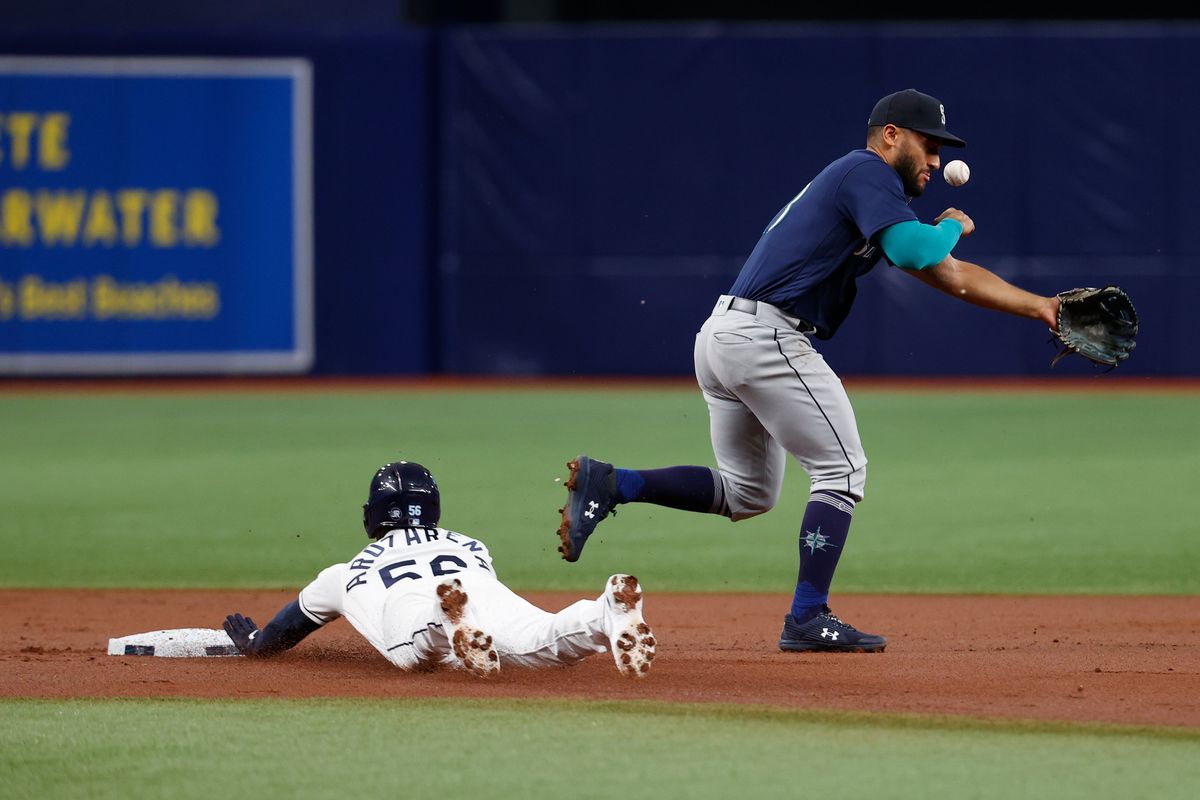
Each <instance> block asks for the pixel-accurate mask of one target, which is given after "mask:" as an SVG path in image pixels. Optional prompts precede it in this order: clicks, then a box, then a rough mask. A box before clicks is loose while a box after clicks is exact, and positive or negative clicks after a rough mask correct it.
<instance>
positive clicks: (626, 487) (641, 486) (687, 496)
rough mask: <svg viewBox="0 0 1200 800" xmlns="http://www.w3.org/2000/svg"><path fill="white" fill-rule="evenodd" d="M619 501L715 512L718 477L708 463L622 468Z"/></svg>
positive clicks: (618, 487) (618, 483)
mask: <svg viewBox="0 0 1200 800" xmlns="http://www.w3.org/2000/svg"><path fill="white" fill-rule="evenodd" d="M616 473H617V502H618V503H653V504H654V505H656V506H666V507H668V508H678V509H681V510H683V511H698V512H700V513H703V514H707V513H712V512H713V511H714V510H715V509H714V508H713V505H714V500H715V498H716V493H717V489H716V486H717V483H716V482H717V479H716V478H714V477H713V471H712V470H711V469H709V468H708V467H666V468H664V469H618V470H617V471H616Z"/></svg>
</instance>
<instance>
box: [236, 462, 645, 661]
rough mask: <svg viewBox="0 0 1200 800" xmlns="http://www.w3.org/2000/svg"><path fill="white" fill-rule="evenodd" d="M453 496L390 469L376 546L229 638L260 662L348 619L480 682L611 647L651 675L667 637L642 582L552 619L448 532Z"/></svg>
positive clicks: (426, 476) (417, 468)
mask: <svg viewBox="0 0 1200 800" xmlns="http://www.w3.org/2000/svg"><path fill="white" fill-rule="evenodd" d="M440 517H441V493H440V492H439V490H438V486H437V483H436V481H434V479H433V476H432V475H431V474H430V473H429V471H428V470H427V469H425V468H424V467H422V466H421V465H420V464H416V463H413V462H408V461H398V462H395V463H392V464H384V465H383V466H382V467H381V468H380V469H379V471H378V472H376V473H375V476H374V477H373V478H372V479H371V488H370V495H369V496H368V498H367V503H366V504H365V505H364V506H363V527H364V528H365V529H366V532H367V536H368V537H370V539H371V540H372V542H371V544H369V545H367V546H366V547H365V548H363V549H362V551H361V552H359V553H358V554H357V555H356V556H355V557H354V558H352V559H351V560H350V561H348V562H346V563H344V564H334V565H333V566H331V567H329V568H327V569H325V570H322V571H321V573H320V574H319V575H317V577H316V579H315V580H313V582H312V583H310V584H308V586H305V587H304V588H303V589H301V590H300V596H299V597H298V598H297V599H296V600H294V601H292V602H291V603H289V604H288V605H286V606H284V608H283V609H282V610H280V612H279V613H278V614H276V615H275V618H274V619H272V620H271V621H270V622H269V623H268V624H267V626H266V627H265V628H262V629H261V630H260V629H259V628H258V626H257V625H255V624H254V621H253V620H251V619H250V618H248V617H243V616H242V615H241V614H231V615H229V616H228V617H227V618H226V619H225V625H224V628H225V632H226V633H228V634H229V638H230V639H232V640H233V643H234V644H235V645H236V646H237V648H238V650H240V651H241V652H242V653H244V654H245V655H248V656H271V655H275V654H277V653H280V652H282V651H284V650H287V649H289V648H291V647H294V646H295V645H296V644H297V643H299V642H300V641H301V640H302V639H304V637H306V636H308V635H309V634H310V633H312V632H313V631H315V630H316V629H317V628H320V627H321V626H322V625H325V624H326V623H328V622H332V621H333V620H335V619H337V618H338V617H345V618H346V619H347V620H349V622H350V624H351V625H353V626H354V628H355V630H357V631H358V632H359V633H360V634H362V635H363V637H364V638H365V639H366V640H367V641H368V642H370V643H371V644H372V645H373V646H374V647H375V649H376V650H378V651H379V652H380V653H382V654H383V655H384V657H385V658H387V660H388V661H391V662H392V663H393V664H395V665H396V666H398V667H400V668H401V669H412V668H415V667H418V666H421V665H425V664H432V663H439V662H440V663H448V664H451V665H453V666H456V667H460V668H464V669H467V670H469V671H471V672H472V673H474V674H476V675H479V676H488V675H492V674H494V673H496V672H497V671H498V670H499V669H500V668H501V666H504V665H510V664H511V665H515V666H524V667H542V666H552V665H560V664H573V663H576V662H578V661H582V660H583V659H585V658H587V657H588V656H590V655H594V654H596V653H603V652H604V651H605V650H610V651H611V652H612V654H613V658H614V660H615V661H616V665H617V669H618V670H619V671H620V672H621V673H622V674H623V675H627V676H629V677H634V678H640V677H643V676H645V674H646V673H647V672H648V671H649V670H650V665H651V663H652V662H653V660H654V653H655V640H654V635H653V633H652V632H651V630H650V627H649V626H648V625H647V624H646V622H645V620H644V619H643V618H642V589H641V586H639V585H638V581H637V578H634V577H632V576H630V575H613V576H612V577H610V578H609V579H608V582H607V584H606V585H605V587H604V594H602V595H601V596H600V597H599V598H598V599H596V600H579V601H578V602H576V603H574V604H572V605H570V606H568V607H567V608H565V609H563V610H562V611H559V612H558V613H557V614H551V613H549V612H546V611H543V610H542V609H540V608H538V607H537V606H534V605H532V604H531V603H529V602H528V601H526V600H524V599H522V598H521V597H519V596H517V595H516V594H514V593H513V592H512V591H510V590H509V589H508V587H506V586H505V585H504V584H502V583H501V582H500V581H499V579H497V577H496V573H495V571H494V569H493V567H492V557H491V555H490V554H489V553H488V549H487V546H486V545H484V544H483V542H481V541H479V540H478V539H473V538H471V537H469V536H464V535H463V534H461V533H456V532H454V531H450V530H447V529H445V528H439V527H438V521H439V519H440Z"/></svg>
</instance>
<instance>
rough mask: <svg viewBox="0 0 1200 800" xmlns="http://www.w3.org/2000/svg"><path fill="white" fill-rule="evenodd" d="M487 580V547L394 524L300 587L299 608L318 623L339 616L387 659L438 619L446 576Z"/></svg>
mask: <svg viewBox="0 0 1200 800" xmlns="http://www.w3.org/2000/svg"><path fill="white" fill-rule="evenodd" d="M460 573H480V574H482V575H485V576H487V577H489V578H492V579H494V577H495V573H494V572H493V570H492V557H491V554H490V553H488V549H487V545H485V544H484V543H483V542H480V541H478V540H477V539H472V538H470V537H469V536H464V535H463V534H461V533H455V532H454V531H449V530H446V529H444V528H400V529H397V530H394V531H392V532H390V533H389V534H388V535H386V536H384V537H383V538H381V539H379V540H378V541H375V542H372V543H371V544H369V545H367V546H366V547H364V548H363V549H362V550H361V551H360V552H359V553H358V555H357V556H355V557H354V558H352V559H351V560H350V561H348V562H346V563H344V564H334V565H333V566H331V567H328V568H326V569H324V570H322V571H321V574H319V575H318V576H317V577H316V579H315V580H314V581H313V582H312V583H310V584H309V585H308V586H305V587H304V588H303V589H301V590H300V610H301V611H303V612H304V614H305V616H307V617H308V618H309V619H311V620H312V621H313V622H315V623H317V624H318V625H324V624H325V623H327V622H330V621H332V620H335V619H337V618H338V617H345V618H346V619H347V620H348V621H349V622H350V624H351V625H353V626H354V627H355V629H356V630H357V631H358V632H359V633H361V634H362V635H363V637H364V638H366V639H367V641H369V642H370V643H371V644H372V645H374V646H375V648H376V649H378V650H379V651H380V652H382V653H383V654H384V655H386V656H388V657H389V658H390V659H393V660H396V659H395V658H393V655H395V656H396V657H397V658H400V659H401V660H404V661H407V658H406V654H405V653H404V652H402V651H403V650H404V648H405V647H409V646H411V645H412V643H413V637H414V635H415V634H419V633H420V632H421V630H423V629H425V628H426V627H428V626H429V625H430V624H435V625H436V624H437V620H438V617H437V615H436V613H435V612H434V610H433V598H434V594H433V592H434V588H433V587H434V586H436V584H437V583H438V582H440V581H442V580H445V579H446V578H447V577H449V576H455V577H459V578H461V577H462V574H460Z"/></svg>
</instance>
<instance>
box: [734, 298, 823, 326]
mask: <svg viewBox="0 0 1200 800" xmlns="http://www.w3.org/2000/svg"><path fill="white" fill-rule="evenodd" d="M764 305H770V304H769V303H765V304H764ZM729 308H730V309H732V310H733V311H744V312H746V313H747V314H757V313H758V301H757V300H747V299H746V298H744V297H735V298H733V299H732V300H730V301H729ZM772 308H776V310H778V311H779V313H780V314H782V315H783V316H785V317H790V318H791V319H794V320H796V330H798V331H800V333H816V332H817V326H816V325H813V324H812V323H811V322H809V321H808V320H806V319H800V318H799V317H796V316H793V315H791V314H788V313H787V312H786V311H783V310H782V309H779V308H778V307H777V306H772Z"/></svg>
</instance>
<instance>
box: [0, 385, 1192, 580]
mask: <svg viewBox="0 0 1200 800" xmlns="http://www.w3.org/2000/svg"><path fill="white" fill-rule="evenodd" d="M852 399H853V401H854V404H855V410H856V413H857V416H858V420H859V425H860V428H861V430H862V434H863V439H864V442H865V444H866V448H867V454H868V456H869V458H870V459H871V466H870V468H869V478H868V484H867V495H868V496H867V500H866V502H864V503H862V504H861V505H860V506H859V508H858V510H857V511H856V512H855V526H854V530H853V532H852V535H851V539H850V542H849V546H848V548H847V553H846V556H845V557H844V558H843V560H842V566H841V568H840V569H839V572H838V578H837V581H836V583H835V587H834V588H835V590H837V591H867V592H881V591H897V592H1012V593H1030V592H1048V593H1051V592H1067V593H1186V594H1194V593H1197V592H1200V571H1198V570H1196V569H1195V565H1196V564H1197V563H1200V537H1197V536H1195V520H1197V519H1200V493H1198V492H1196V491H1194V489H1193V486H1192V483H1193V480H1194V477H1195V476H1196V475H1200V444H1198V442H1200V415H1198V414H1196V413H1195V412H1196V409H1197V399H1198V398H1197V396H1196V395H1195V394H1187V393H1179V394H1173V395H1167V394H1162V395H1153V394H1144V395H1143V394H1136V393H1129V392H1122V393H1116V394H1108V395H1106V394H1104V393H1102V392H1095V393H1088V392H1079V393H1075V392H1063V393H1045V394H1037V393H1031V394H1018V393H1000V394H996V395H987V394H982V393H964V392H951V393H946V394H941V395H937V394H933V393H912V392H889V391H877V390H871V391H853V390H852ZM0 442H3V448H4V458H3V459H0V552H3V553H4V554H5V558H4V559H2V560H0V586H9V587H15V586H28V587H34V586H90V587H101V586H131V587H136V586H147V587H170V586H211V587H248V586H255V587H258V586H261V587H271V586H283V587H296V586H301V585H303V584H304V583H306V582H307V581H308V580H309V579H311V577H312V576H314V575H315V574H316V572H317V571H318V570H319V569H321V568H322V567H324V566H327V565H328V564H330V563H333V562H334V561H339V560H344V559H346V558H348V557H349V556H350V555H351V554H352V553H353V552H354V550H355V549H356V548H357V547H358V546H360V545H363V544H365V543H366V539H365V537H364V536H363V533H362V529H361V526H360V506H361V504H362V501H363V499H364V498H365V494H366V488H367V482H368V480H369V478H370V476H371V474H372V472H373V470H374V469H375V468H376V467H377V466H378V465H379V464H381V463H383V462H384V461H388V460H393V459H396V458H400V457H406V458H409V459H412V460H417V461H421V462H422V463H424V464H426V465H427V466H429V467H430V468H431V469H432V470H433V471H434V473H435V475H437V477H438V479H439V482H440V484H441V487H442V493H443V507H444V515H443V523H444V524H445V525H446V526H447V527H451V528H455V529H458V530H461V531H464V532H466V533H468V534H471V535H475V536H479V537H481V538H483V539H484V540H485V541H486V542H487V543H488V544H489V546H490V548H491V550H492V553H493V556H494V557H495V559H496V564H497V567H498V569H499V571H500V574H501V577H502V578H504V579H505V580H506V581H507V582H508V583H509V584H510V585H512V586H513V587H515V588H522V589H533V588H564V589H572V590H587V591H594V590H595V589H596V587H598V586H599V585H600V584H601V582H602V581H603V578H604V577H605V576H606V575H608V574H609V573H611V572H617V571H625V572H634V573H636V574H638V575H640V576H641V577H642V578H643V579H644V580H645V581H646V582H647V584H648V585H652V586H653V587H654V588H655V590H707V591H711V590H759V591H779V592H786V591H788V590H789V588H790V586H791V585H792V581H793V580H794V577H795V562H796V547H797V545H796V534H797V530H798V527H799V521H800V517H801V515H802V514H803V509H804V504H805V501H806V498H807V479H806V477H805V475H804V473H803V471H802V470H801V469H800V468H799V467H798V466H797V465H795V464H792V465H790V466H789V470H788V475H787V479H786V484H785V488H784V495H783V499H782V500H781V502H780V504H779V505H778V506H777V507H776V508H775V509H774V510H773V511H772V512H770V513H769V514H766V515H763V516H761V517H758V518H756V519H753V520H749V521H746V522H742V523H738V524H737V525H734V524H732V523H730V522H728V521H727V520H725V519H723V518H719V517H713V516H708V515H699V514H688V513H685V512H680V511H673V510H670V509H662V508H655V507H652V506H647V505H637V506H632V505H631V506H625V507H622V508H621V509H620V512H619V514H618V516H617V517H616V518H615V519H613V520H609V521H606V522H605V523H604V524H603V525H602V526H601V528H600V529H599V531H598V533H597V534H596V537H595V538H594V539H593V541H592V543H590V544H589V547H588V551H587V552H586V553H585V555H584V558H583V559H582V560H581V561H580V562H579V563H578V564H574V565H568V564H565V563H563V562H562V561H561V560H560V559H559V558H558V555H557V553H556V552H555V548H556V545H557V538H556V537H555V535H554V530H555V528H556V527H557V523H558V515H557V513H556V509H557V508H558V507H559V506H560V505H561V503H562V499H563V498H564V497H565V492H564V490H563V489H562V485H561V483H556V482H555V478H556V477H561V476H563V475H564V474H565V467H564V466H563V464H564V462H565V461H566V460H567V458H569V457H571V456H573V455H575V454H577V453H579V452H589V453H591V454H593V455H596V456H598V457H601V458H606V459H613V460H616V461H617V462H618V463H619V464H622V465H626V466H632V467H658V466H668V465H671V464H686V463H691V464H711V463H712V453H711V450H710V446H709V442H708V419H707V413H706V411H705V407H704V403H703V401H702V399H701V398H700V395H699V393H698V391H696V390H694V389H688V388H679V389H669V388H668V389H654V390H633V389H628V390H626V389H595V390H586V389H575V390H553V389H528V390H514V391H485V390H472V391H464V392H448V393H438V392H420V391H413V392H404V391H347V392H344V393H340V394H333V393H330V394H309V393H305V392H302V391H297V392H292V391H280V392H278V393H246V394H237V393H229V394H225V393H214V394H196V395H187V394H142V395H139V394H137V393H133V392H130V393H128V394H95V395H87V394H84V395H81V396H67V395H63V394H53V393H47V394H7V395H0Z"/></svg>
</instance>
